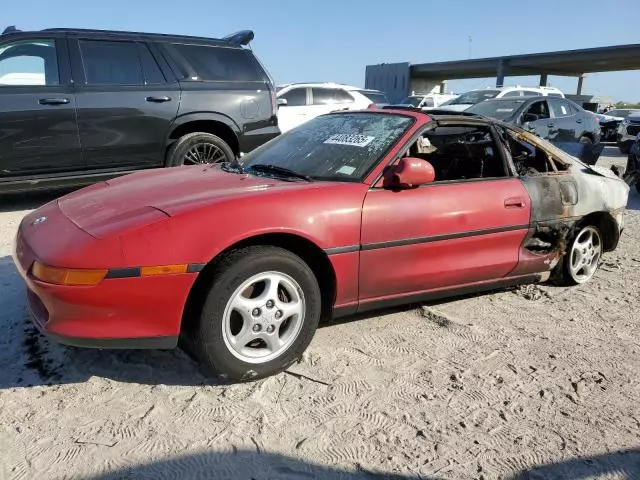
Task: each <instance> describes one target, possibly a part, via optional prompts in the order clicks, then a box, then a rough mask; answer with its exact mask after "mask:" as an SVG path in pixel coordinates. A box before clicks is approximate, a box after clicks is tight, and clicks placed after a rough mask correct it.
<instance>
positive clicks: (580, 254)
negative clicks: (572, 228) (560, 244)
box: [554, 225, 604, 286]
mask: <svg viewBox="0 0 640 480" xmlns="http://www.w3.org/2000/svg"><path fill="white" fill-rule="evenodd" d="M576 231H577V233H576V234H575V235H573V237H572V238H571V241H570V242H569V245H568V249H567V253H566V254H565V255H564V257H563V259H562V261H561V262H560V264H558V266H557V267H556V272H554V273H555V275H554V276H555V283H557V284H559V285H566V286H569V285H579V284H582V283H586V282H588V281H589V280H591V279H592V278H593V275H594V274H595V273H596V271H597V270H598V267H599V266H600V260H601V258H602V250H603V248H604V243H603V240H602V233H601V232H600V230H599V229H598V228H597V227H596V226H594V225H582V226H579V227H577V229H576ZM589 238H591V242H588V239H589ZM585 255H587V258H585ZM582 260H584V261H585V262H587V263H585V264H582V267H580V265H581V264H580V263H579V262H581V261H582ZM581 272H582V273H581Z"/></svg>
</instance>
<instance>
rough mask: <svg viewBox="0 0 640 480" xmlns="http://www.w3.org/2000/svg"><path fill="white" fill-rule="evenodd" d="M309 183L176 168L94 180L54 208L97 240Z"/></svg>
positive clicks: (66, 197)
mask: <svg viewBox="0 0 640 480" xmlns="http://www.w3.org/2000/svg"><path fill="white" fill-rule="evenodd" d="M309 185H312V184H310V183H307V182H297V181H296V182H287V181H282V180H276V179H272V178H265V177H257V176H253V175H247V174H239V173H229V172H225V171H223V170H221V169H220V168H218V167H213V166H204V167H203V166H189V167H175V168H168V169H155V170H147V171H144V172H139V173H134V174H130V175H126V176H123V177H119V178H116V179H113V180H109V181H106V182H102V183H98V184H95V185H92V186H90V187H87V188H84V189H82V190H79V191H77V192H74V193H71V194H69V195H66V196H64V197H62V198H60V199H59V200H58V206H59V208H60V210H61V211H62V213H63V214H64V215H65V216H66V217H67V218H68V219H69V220H71V221H72V222H73V223H74V224H75V225H76V226H78V227H79V228H81V229H83V230H84V231H85V232H87V233H89V234H90V235H92V236H94V237H96V238H102V237H104V236H106V235H108V234H110V233H113V232H114V231H118V232H121V231H125V230H130V229H132V228H141V227H143V226H146V225H149V224H151V223H154V222H157V221H160V220H163V219H166V218H169V217H172V216H174V215H176V214H177V213H180V212H181V211H183V210H185V209H186V208H193V207H196V206H198V205H200V204H205V203H206V204H208V203H211V202H215V201H217V200H220V199H225V200H228V199H231V198H234V197H240V196H243V197H245V196H249V195H260V194H262V193H264V192H265V191H273V190H274V189H275V190H277V189H290V188H305V187H306V186H309Z"/></svg>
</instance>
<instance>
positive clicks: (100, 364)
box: [0, 256, 495, 389]
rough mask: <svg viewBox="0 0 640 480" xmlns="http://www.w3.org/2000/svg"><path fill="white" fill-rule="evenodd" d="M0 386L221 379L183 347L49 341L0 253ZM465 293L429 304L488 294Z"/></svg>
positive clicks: (352, 319)
mask: <svg viewBox="0 0 640 480" xmlns="http://www.w3.org/2000/svg"><path fill="white" fill-rule="evenodd" d="M0 286H1V289H0V306H1V307H2V308H0V331H2V332H3V335H2V336H0V365H8V368H4V369H0V389H2V388H11V387H32V386H38V385H43V386H44V385H56V384H67V383H81V382H84V381H87V380H88V379H89V378H91V377H92V376H98V377H103V378H109V379H112V380H115V381H120V382H126V383H140V384H148V385H159V384H164V385H189V386H192V385H223V384H228V383H229V382H226V381H224V380H222V379H216V378H213V377H211V376H206V375H204V374H203V373H202V371H201V370H200V368H199V365H198V363H197V362H196V361H195V360H194V359H193V358H192V357H191V356H189V355H188V354H187V353H185V351H183V350H182V349H179V348H176V349H173V350H99V349H91V348H75V347H67V346H64V345H60V344H58V343H56V342H53V341H50V340H49V339H47V338H46V337H45V336H44V335H42V334H41V333H40V332H39V331H38V329H37V328H36V327H35V326H34V325H33V323H32V321H31V319H30V318H29V314H28V312H27V307H26V298H25V288H24V285H23V282H22V279H21V278H20V276H19V274H18V272H17V270H16V268H15V265H14V264H13V260H12V258H11V257H8V256H7V257H1V258H0ZM491 293H495V292H485V293H483V294H467V295H463V296H457V297H451V298H447V299H443V300H438V301H432V302H429V304H428V305H429V306H436V305H439V304H441V303H446V302H450V301H453V300H456V299H457V300H459V299H462V298H467V297H472V296H478V295H490V294H491ZM422 305H424V304H406V305H402V306H399V307H393V308H387V309H382V310H375V311H371V312H366V313H361V314H354V315H350V316H348V317H342V318H339V319H335V320H329V321H324V322H322V323H321V324H320V326H319V328H330V327H332V326H335V325H340V324H344V323H354V324H355V323H357V322H360V321H367V320H369V319H371V318H373V317H379V316H382V315H387V314H390V313H398V312H407V311H411V310H415V309H417V308H419V307H420V306H422Z"/></svg>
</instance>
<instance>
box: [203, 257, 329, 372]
mask: <svg viewBox="0 0 640 480" xmlns="http://www.w3.org/2000/svg"><path fill="white" fill-rule="evenodd" d="M320 314H321V295H320V287H319V285H318V281H317V279H316V277H315V276H314V274H313V271H312V270H311V269H310V268H309V266H308V265H307V264H306V263H305V262H304V261H303V260H302V259H301V258H300V257H298V256H297V255H294V254H293V253H291V252H289V251H288V250H284V249H282V248H278V247H272V246H254V247H248V248H245V249H241V250H237V251H235V252H232V253H231V254H230V255H228V256H227V257H225V258H224V259H223V260H222V261H221V262H220V264H219V265H218V266H217V267H216V268H215V272H214V281H213V285H212V287H211V289H210V290H209V293H208V295H207V297H206V300H205V303H204V307H203V309H202V313H201V316H200V319H199V322H198V325H197V328H196V331H195V332H193V334H192V341H193V343H194V351H195V353H196V356H197V357H198V359H199V360H200V362H201V364H202V366H203V367H204V369H205V370H206V371H208V372H213V373H216V374H218V375H221V376H222V377H225V378H228V379H231V380H254V379H258V378H262V377H266V376H268V375H272V374H274V373H278V372H280V371H282V370H284V369H286V368H287V367H288V366H289V365H291V364H292V363H293V362H295V361H296V360H297V359H298V358H299V357H300V356H301V355H302V352H304V350H305V349H306V348H307V346H308V345H309V343H310V342H311V339H312V338H313V335H314V333H315V330H316V328H317V326H318V322H319V320H320Z"/></svg>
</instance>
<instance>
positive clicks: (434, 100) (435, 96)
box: [397, 93, 459, 108]
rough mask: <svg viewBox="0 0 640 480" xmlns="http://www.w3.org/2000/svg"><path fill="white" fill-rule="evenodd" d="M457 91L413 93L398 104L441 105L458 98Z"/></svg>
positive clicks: (427, 106) (416, 105)
mask: <svg viewBox="0 0 640 480" xmlns="http://www.w3.org/2000/svg"><path fill="white" fill-rule="evenodd" d="M458 96H459V95H457V94H455V93H423V94H412V95H409V96H408V97H406V98H405V99H404V100H402V101H401V102H400V103H398V104H397V105H398V106H400V107H416V108H429V107H439V106H440V105H442V104H443V103H445V102H448V101H450V100H453V99H455V98H458Z"/></svg>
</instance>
